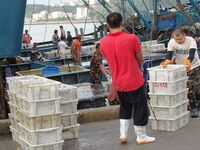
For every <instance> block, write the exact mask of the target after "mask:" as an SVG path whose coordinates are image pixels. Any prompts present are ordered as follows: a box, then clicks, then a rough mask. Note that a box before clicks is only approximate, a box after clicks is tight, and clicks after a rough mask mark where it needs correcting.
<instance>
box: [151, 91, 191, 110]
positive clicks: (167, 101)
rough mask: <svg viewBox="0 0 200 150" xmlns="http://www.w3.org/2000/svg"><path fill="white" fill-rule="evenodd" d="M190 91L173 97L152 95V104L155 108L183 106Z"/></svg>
mask: <svg viewBox="0 0 200 150" xmlns="http://www.w3.org/2000/svg"><path fill="white" fill-rule="evenodd" d="M187 93H188V89H186V90H184V91H181V92H179V93H176V94H172V95H164V94H152V93H148V94H149V96H150V103H151V105H154V106H167V107H172V106H176V105H179V104H181V103H182V102H183V101H185V100H186V99H187Z"/></svg>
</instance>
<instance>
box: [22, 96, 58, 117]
mask: <svg viewBox="0 0 200 150" xmlns="http://www.w3.org/2000/svg"><path fill="white" fill-rule="evenodd" d="M19 99H20V100H19V108H20V110H22V111H23V112H24V113H26V114H27V115H29V116H30V117H34V116H42V115H49V114H55V113H60V112H61V111H60V98H57V99H49V100H41V101H27V100H24V99H23V98H19Z"/></svg>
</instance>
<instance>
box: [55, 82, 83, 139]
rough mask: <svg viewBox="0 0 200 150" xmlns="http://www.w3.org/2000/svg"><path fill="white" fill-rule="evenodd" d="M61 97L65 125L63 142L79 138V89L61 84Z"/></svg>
mask: <svg viewBox="0 0 200 150" xmlns="http://www.w3.org/2000/svg"><path fill="white" fill-rule="evenodd" d="M59 96H60V97H61V101H60V107H61V111H62V115H61V124H62V125H63V132H62V138H63V140H69V139H76V138H78V136H79V135H78V131H79V126H80V125H79V124H78V123H77V117H78V114H79V113H78V112H77V104H78V100H77V88H76V87H74V86H71V85H67V84H61V86H60V88H59Z"/></svg>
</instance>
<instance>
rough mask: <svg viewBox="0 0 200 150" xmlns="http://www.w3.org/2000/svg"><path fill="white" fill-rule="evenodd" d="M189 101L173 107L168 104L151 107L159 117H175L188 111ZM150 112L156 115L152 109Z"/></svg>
mask: <svg viewBox="0 0 200 150" xmlns="http://www.w3.org/2000/svg"><path fill="white" fill-rule="evenodd" d="M188 102H189V101H188V100H186V101H185V102H183V103H182V104H179V105H176V106H171V107H168V106H151V107H152V109H153V111H154V114H155V116H156V118H157V119H160V118H165V119H174V118H177V117H179V116H181V115H182V114H185V113H186V112H187V106H188ZM150 114H151V116H152V117H154V114H153V113H152V110H151V109H150Z"/></svg>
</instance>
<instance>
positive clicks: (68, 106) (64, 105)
mask: <svg viewBox="0 0 200 150" xmlns="http://www.w3.org/2000/svg"><path fill="white" fill-rule="evenodd" d="M77 104H78V100H73V101H66V102H60V109H61V111H62V114H69V113H75V112H77Z"/></svg>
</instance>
